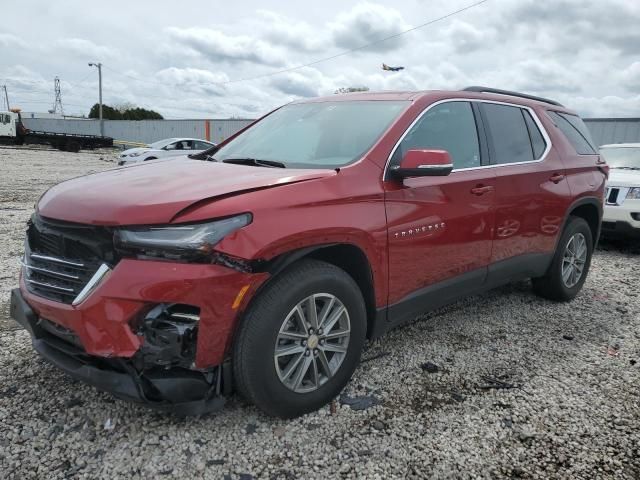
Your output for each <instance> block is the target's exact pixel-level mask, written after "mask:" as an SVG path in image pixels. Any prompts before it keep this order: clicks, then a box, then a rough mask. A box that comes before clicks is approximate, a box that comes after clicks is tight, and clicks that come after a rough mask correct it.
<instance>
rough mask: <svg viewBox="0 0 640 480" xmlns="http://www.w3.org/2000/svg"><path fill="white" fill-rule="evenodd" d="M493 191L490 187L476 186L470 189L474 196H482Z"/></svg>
mask: <svg viewBox="0 0 640 480" xmlns="http://www.w3.org/2000/svg"><path fill="white" fill-rule="evenodd" d="M492 191H493V187H492V186H491V185H478V186H477V187H474V188H472V189H471V193H473V194H474V195H478V196H480V195H484V194H485V193H489V192H492Z"/></svg>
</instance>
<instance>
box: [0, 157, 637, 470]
mask: <svg viewBox="0 0 640 480" xmlns="http://www.w3.org/2000/svg"><path fill="white" fill-rule="evenodd" d="M113 157H114V154H113V153H109V152H94V153H85V152H82V153H79V154H71V153H63V152H57V151H48V150H44V149H11V148H3V147H0V166H1V174H0V175H1V177H0V178H1V181H0V478H6V479H29V478H47V479H49V478H108V479H113V478H211V479H218V478H231V479H238V478H241V479H250V478H282V479H294V478H385V479H386V478H469V477H474V478H495V477H520V478H585V479H587V478H588V479H591V478H628V479H632V478H635V479H638V478H640V329H639V327H640V304H639V301H638V300H639V294H640V288H639V285H640V245H638V244H636V245H633V244H630V243H626V244H625V243H604V244H603V245H602V246H601V248H600V249H599V250H598V251H597V253H596V255H595V257H594V260H593V265H592V270H591V273H590V275H589V278H588V280H587V283H586V284H585V288H584V290H583V291H582V293H581V294H580V295H579V297H578V298H577V299H576V300H575V301H573V302H572V303H568V304H555V303H551V302H548V301H545V300H541V299H539V298H537V297H535V296H534V295H533V294H532V293H531V291H530V285H529V284H528V282H522V283H518V284H515V285H510V286H508V287H504V288H501V289H498V290H495V291H493V292H490V293H488V294H486V295H482V296H476V297H472V298H470V299H467V300H465V301H462V302H458V303H456V304H454V305H451V306H449V307H447V308H444V309H441V310H439V311H437V312H435V313H431V314H429V315H427V316H425V317H424V318H422V319H420V320H417V321H415V322H413V323H412V324H410V325H408V326H406V327H404V328H401V329H398V330H395V331H393V332H391V333H390V334H388V335H387V336H385V337H384V338H382V339H380V340H377V341H376V342H373V343H372V344H370V345H369V346H368V348H367V350H366V351H365V352H364V355H363V358H364V360H365V361H364V362H363V363H362V365H361V366H360V367H359V368H358V370H357V372H356V374H355V376H354V378H353V380H352V381H351V383H350V384H349V386H348V387H347V390H346V392H345V393H346V394H348V395H349V396H351V397H358V396H365V395H372V396H374V397H375V398H376V399H378V400H379V401H380V403H379V404H377V405H374V406H371V407H370V408H366V409H364V410H354V409H352V407H350V406H348V405H346V404H344V405H343V404H342V403H341V402H340V401H339V400H337V401H336V402H335V403H334V406H335V408H329V407H326V408H323V409H322V410H321V411H319V412H317V413H313V414H310V415H307V416H305V417H303V418H299V419H296V420H291V421H283V420H276V419H272V418H268V417H265V416H264V415H262V414H261V413H260V412H258V411H257V410H256V409H255V408H254V407H251V406H247V405H245V404H244V403H243V402H242V401H241V400H240V399H238V398H232V399H230V401H229V402H228V406H227V407H226V408H225V410H224V411H223V412H221V413H219V414H216V415H210V416H207V417H204V418H188V419H178V418H174V417H171V416H167V415H163V414H158V413H155V412H152V411H149V410H147V409H145V408H143V407H138V406H135V405H131V404H128V403H125V402H122V401H119V400H114V399H113V398H111V397H110V396H109V395H107V394H104V393H101V392H98V391H96V390H95V389H93V388H91V387H88V386H85V385H83V384H81V383H78V382H74V381H73V380H71V379H70V378H69V377H67V376H66V375H65V374H63V373H61V372H59V371H58V370H56V369H55V368H53V367H51V366H49V365H48V364H46V363H45V362H44V361H43V360H41V359H39V358H38V356H37V355H36V354H35V353H34V352H33V351H32V349H31V344H30V341H29V336H28V334H27V333H26V332H25V331H23V330H19V329H17V327H16V325H14V324H13V321H12V320H10V319H9V318H8V312H9V308H8V298H9V291H10V289H11V288H13V287H15V286H16V285H17V281H18V260H19V257H20V255H21V253H22V242H23V235H24V226H25V221H26V220H27V218H28V217H29V215H30V214H31V212H32V208H33V205H34V202H35V201H36V200H37V199H38V197H39V196H40V194H41V193H42V192H43V191H44V190H45V189H46V188H48V187H49V186H51V185H53V184H55V183H57V182H59V181H61V180H64V179H66V178H70V177H74V176H78V175H82V174H85V173H88V172H91V171H98V170H104V169H107V168H112V167H113V166H114V164H113V163H110V160H111V159H112V158H113ZM343 400H344V399H343ZM354 406H355V405H354ZM105 426H106V427H105Z"/></svg>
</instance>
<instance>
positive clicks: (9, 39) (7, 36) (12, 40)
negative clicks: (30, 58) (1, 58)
mask: <svg viewBox="0 0 640 480" xmlns="http://www.w3.org/2000/svg"><path fill="white" fill-rule="evenodd" d="M0 47H2V48H10V47H13V48H28V46H27V44H26V43H25V42H24V41H23V40H22V39H21V38H19V37H17V36H16V35H13V34H11V33H2V32H0Z"/></svg>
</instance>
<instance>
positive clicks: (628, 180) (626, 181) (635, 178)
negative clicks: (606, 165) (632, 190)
mask: <svg viewBox="0 0 640 480" xmlns="http://www.w3.org/2000/svg"><path fill="white" fill-rule="evenodd" d="M607 185H609V186H611V187H640V170H625V169H623V168H612V169H611V170H609V180H608V182H607Z"/></svg>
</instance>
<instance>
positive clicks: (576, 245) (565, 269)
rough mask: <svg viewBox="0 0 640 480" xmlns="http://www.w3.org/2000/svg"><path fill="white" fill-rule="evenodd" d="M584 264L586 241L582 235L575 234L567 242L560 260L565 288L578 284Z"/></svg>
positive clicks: (585, 259)
mask: <svg viewBox="0 0 640 480" xmlns="http://www.w3.org/2000/svg"><path fill="white" fill-rule="evenodd" d="M586 263H587V240H586V238H585V237H584V235H583V234H582V233H576V234H575V235H573V236H572V237H571V238H570V239H569V241H568V242H567V245H566V247H565V249H564V255H563V258H562V282H563V283H564V285H565V286H566V287H567V288H573V287H575V286H576V285H577V284H578V282H579V281H580V279H581V278H582V273H583V271H584V267H585V264H586Z"/></svg>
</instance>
